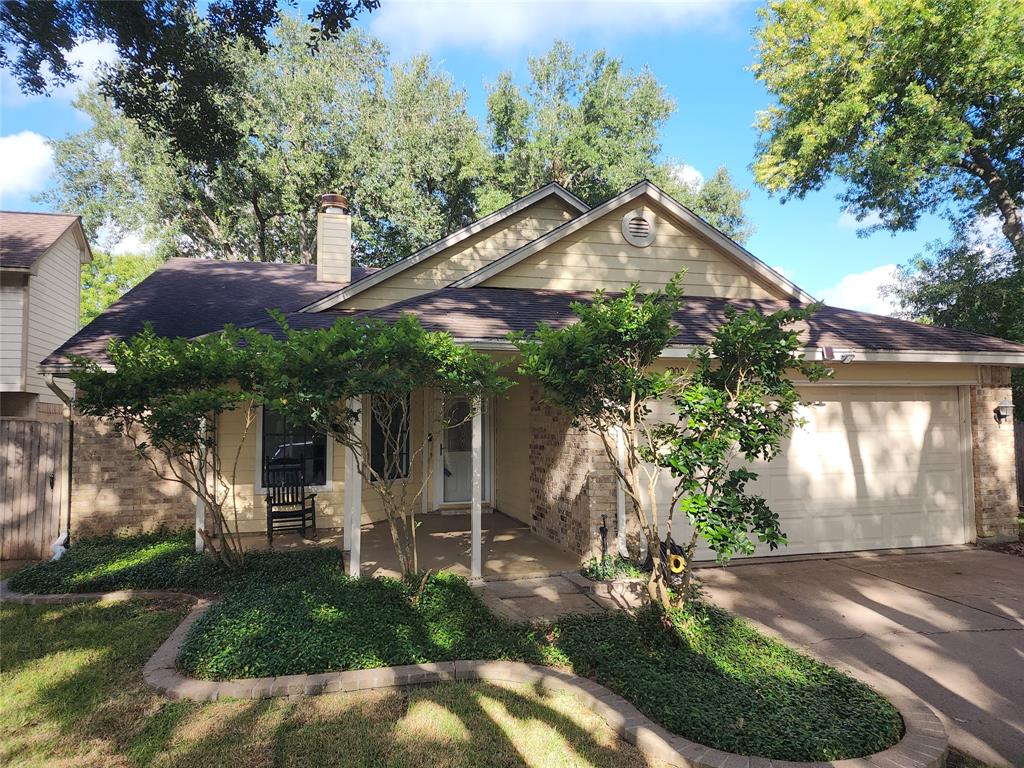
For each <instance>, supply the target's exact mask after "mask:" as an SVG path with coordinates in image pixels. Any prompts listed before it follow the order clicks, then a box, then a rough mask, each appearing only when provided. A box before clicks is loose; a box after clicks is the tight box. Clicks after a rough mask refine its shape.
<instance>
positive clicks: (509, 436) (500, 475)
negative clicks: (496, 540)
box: [494, 380, 533, 525]
mask: <svg viewBox="0 0 1024 768" xmlns="http://www.w3.org/2000/svg"><path fill="white" fill-rule="evenodd" d="M494 505H495V507H497V509H498V510H499V511H501V512H504V513H505V514H506V515H509V516H510V517H514V518H516V519H517V520H521V521H522V522H524V523H526V524H527V525H529V524H530V523H531V521H532V519H533V509H532V507H531V505H530V385H529V383H528V382H526V381H523V380H518V384H517V386H515V387H513V388H512V389H511V390H510V391H509V393H508V395H507V396H506V397H503V398H499V399H496V400H495V403H494Z"/></svg>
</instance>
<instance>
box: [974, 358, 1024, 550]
mask: <svg viewBox="0 0 1024 768" xmlns="http://www.w3.org/2000/svg"><path fill="white" fill-rule="evenodd" d="M980 373H981V376H980V379H979V384H978V385H977V386H972V387H971V446H972V456H973V463H974V512H975V520H976V524H977V532H978V541H979V542H986V541H987V542H997V541H1010V540H1014V539H1016V538H1017V523H1016V517H1017V515H1018V514H1020V512H1019V509H1018V506H1017V476H1016V474H1017V473H1016V466H1015V464H1016V462H1015V458H1014V445H1013V424H1012V423H1011V422H1010V421H1004V422H1003V423H1002V424H999V423H997V422H996V420H995V414H994V411H995V408H996V406H997V405H999V403H1000V402H1001V401H1002V400H1004V399H1009V398H1010V397H1011V393H1010V369H1009V368H996V367H992V366H982V368H981V371H980Z"/></svg>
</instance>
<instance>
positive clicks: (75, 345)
mask: <svg viewBox="0 0 1024 768" xmlns="http://www.w3.org/2000/svg"><path fill="white" fill-rule="evenodd" d="M353 273H354V274H353V277H355V278H357V279H358V278H359V277H362V276H363V275H364V274H365V273H366V270H365V269H363V268H362V267H355V268H354V269H353ZM344 285H345V284H344V283H327V282H318V281H317V279H316V266H314V265H308V264H265V263H262V262H252V261H214V260H205V259H171V260H170V261H168V262H166V263H165V264H163V265H161V266H160V268H159V269H157V270H156V271H155V272H154V273H153V274H152V275H150V276H149V277H147V278H146V279H145V280H143V281H142V282H141V283H139V284H138V285H137V286H135V287H134V288H132V289H131V290H130V291H128V293H126V294H125V295H124V296H122V297H121V298H120V299H119V300H118V301H116V302H115V303H114V304H113V305H111V306H110V307H109V308H108V309H107V310H106V311H105V312H103V314H101V315H100V316H99V317H97V318H96V319H95V320H93V321H92V322H91V323H89V325H87V326H86V327H85V328H83V329H82V330H80V331H79V332H78V333H76V334H75V335H74V336H72V337H71V338H70V339H68V341H66V342H65V343H64V344H62V345H61V346H60V347H59V348H58V349H57V350H55V351H54V352H53V353H51V354H50V355H49V356H48V357H47V358H46V359H45V360H43V363H42V364H43V365H44V366H49V365H58V364H61V363H64V362H66V361H67V355H69V354H74V355H85V356H88V357H92V358H94V359H96V360H101V361H102V360H103V359H104V358H105V357H106V350H107V344H108V342H109V341H110V339H112V338H126V337H128V336H131V335H132V334H134V333H137V332H139V331H141V330H142V328H143V326H144V325H145V323H146V322H147V321H148V322H150V323H152V324H153V328H154V329H155V330H156V332H157V333H159V334H161V335H164V336H172V337H176V336H185V337H192V336H201V335H202V334H205V333H210V332H211V331H216V330H219V329H221V328H223V327H224V326H225V325H226V324H228V323H234V324H235V325H247V324H251V323H258V322H260V321H261V320H264V319H266V318H267V310H270V309H279V310H281V311H282V312H285V313H287V312H294V311H295V310H297V309H299V308H300V307H304V306H306V305H307V304H309V303H310V302H313V301H316V300H318V299H320V298H323V297H324V296H327V295H329V294H331V293H333V292H335V291H337V290H339V289H340V288H343V287H344Z"/></svg>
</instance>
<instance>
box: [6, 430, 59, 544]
mask: <svg viewBox="0 0 1024 768" xmlns="http://www.w3.org/2000/svg"><path fill="white" fill-rule="evenodd" d="M64 429H65V426H64V424H63V423H60V422H42V421H31V420H28V419H0V560H39V559H43V558H48V557H49V556H50V545H51V544H52V543H53V540H54V539H55V538H57V532H58V529H59V523H60V509H61V498H60V494H61V477H60V472H61V450H62V449H63V436H64Z"/></svg>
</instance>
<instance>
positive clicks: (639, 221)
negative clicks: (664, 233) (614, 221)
mask: <svg viewBox="0 0 1024 768" xmlns="http://www.w3.org/2000/svg"><path fill="white" fill-rule="evenodd" d="M654 235H655V226H654V216H653V215H652V214H651V213H649V212H648V211H645V210H644V209H643V208H636V209H634V210H632V211H630V212H629V213H627V214H626V215H625V216H623V217H622V236H623V237H625V238H626V242H627V243H629V244H630V245H635V246H637V247H638V248H646V247H647V246H648V245H650V244H651V243H653V242H654Z"/></svg>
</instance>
